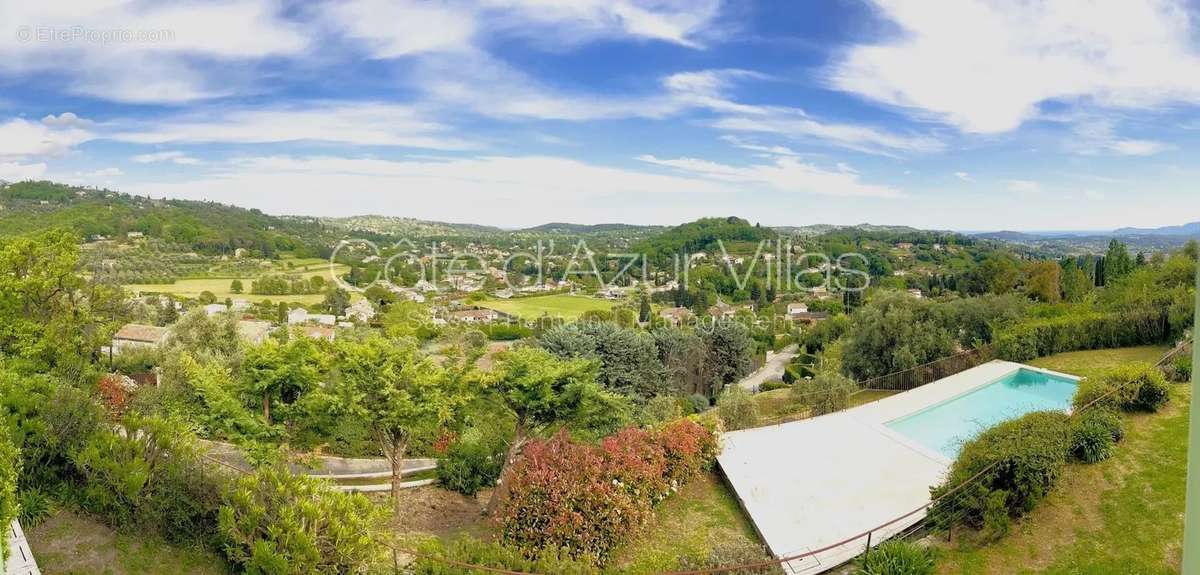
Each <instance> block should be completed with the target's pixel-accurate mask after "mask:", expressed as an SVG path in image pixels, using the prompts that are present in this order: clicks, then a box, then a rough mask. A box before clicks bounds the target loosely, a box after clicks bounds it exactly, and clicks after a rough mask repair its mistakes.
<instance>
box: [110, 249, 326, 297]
mask: <svg viewBox="0 0 1200 575" xmlns="http://www.w3.org/2000/svg"><path fill="white" fill-rule="evenodd" d="M287 261H290V262H292V265H293V267H292V268H291V269H288V268H286V267H284V266H277V267H275V268H272V269H271V270H270V271H269V272H268V273H294V274H295V273H301V274H302V275H306V276H308V277H312V276H318V275H319V276H323V277H324V278H325V279H326V281H330V282H332V281H333V274H334V273H336V274H343V273H345V272H347V271H349V268H348V267H347V266H345V265H342V264H337V265H336V266H335V267H334V270H333V272H332V273H331V272H330V270H329V262H327V261H324V260H319V259H316V258H310V259H305V260H285V262H281V263H286V262H287ZM305 272H312V273H305ZM234 279H240V280H242V286H243V288H244V290H245V291H244V292H243V293H240V294H235V293H233V292H231V291H229V284H230V283H232V282H233V280H234ZM254 279H255V278H254V277H241V278H232V277H228V278H191V279H180V280H176V281H175V283H171V284H127V285H126V286H125V289H127V290H129V291H130V292H135V293H136V292H142V293H162V294H172V295H176V296H179V297H187V298H194V297H197V296H199V295H200V294H201V292H205V291H210V292H212V293H213V295H215V296H217V301H223V300H224V299H225V298H231V299H244V300H247V301H254V302H257V301H262V300H268V299H269V300H271V301H273V302H281V301H283V302H288V303H300V304H304V305H309V304H314V303H318V302H320V301H321V300H323V299H324V298H325V296H324V295H322V294H303V295H254V294H251V293H248V292H249V291H250V282H252V281H254Z"/></svg>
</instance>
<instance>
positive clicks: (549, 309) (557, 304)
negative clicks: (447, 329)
mask: <svg viewBox="0 0 1200 575" xmlns="http://www.w3.org/2000/svg"><path fill="white" fill-rule="evenodd" d="M477 305H479V307H485V308H488V309H494V310H496V311H498V312H501V313H506V314H508V315H513V316H517V317H519V318H521V319H524V320H536V319H538V318H540V317H542V316H547V315H548V316H550V317H552V318H562V319H566V320H574V319H579V316H581V315H583V314H584V312H588V311H607V310H610V309H612V308H613V306H614V305H615V304H614V303H613V302H611V301H608V300H603V299H596V298H594V297H588V296H582V295H566V294H555V295H543V296H534V297H524V298H515V299H487V300H483V301H480V302H478V304H477Z"/></svg>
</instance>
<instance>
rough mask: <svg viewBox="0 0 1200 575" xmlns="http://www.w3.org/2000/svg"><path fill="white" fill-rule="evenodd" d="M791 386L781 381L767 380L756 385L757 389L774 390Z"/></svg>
mask: <svg viewBox="0 0 1200 575" xmlns="http://www.w3.org/2000/svg"><path fill="white" fill-rule="evenodd" d="M788 387H791V386H790V385H788V384H786V383H784V382H782V381H767V382H763V384H762V385H760V386H758V390H759V391H775V390H776V389H785V388H788Z"/></svg>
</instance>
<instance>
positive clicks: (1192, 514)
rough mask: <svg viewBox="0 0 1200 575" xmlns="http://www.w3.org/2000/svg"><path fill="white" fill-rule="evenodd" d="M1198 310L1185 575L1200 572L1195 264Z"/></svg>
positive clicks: (1197, 352)
mask: <svg viewBox="0 0 1200 575" xmlns="http://www.w3.org/2000/svg"><path fill="white" fill-rule="evenodd" d="M1195 297H1196V310H1195V321H1194V322H1193V323H1192V399H1191V407H1190V408H1189V409H1188V418H1189V428H1188V459H1187V500H1186V503H1185V504H1184V505H1185V508H1186V511H1185V512H1184V521H1183V574H1184V575H1196V574H1198V573H1200V501H1198V499H1200V485H1198V483H1200V374H1197V373H1196V368H1197V367H1198V365H1197V364H1200V347H1197V346H1196V339H1195V338H1196V334H1197V330H1200V265H1197V266H1196V294H1195Z"/></svg>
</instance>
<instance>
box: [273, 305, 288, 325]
mask: <svg viewBox="0 0 1200 575" xmlns="http://www.w3.org/2000/svg"><path fill="white" fill-rule="evenodd" d="M287 321H288V304H287V302H285V301H281V302H279V307H278V308H276V309H275V322H276V323H278V324H281V325H287Z"/></svg>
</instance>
